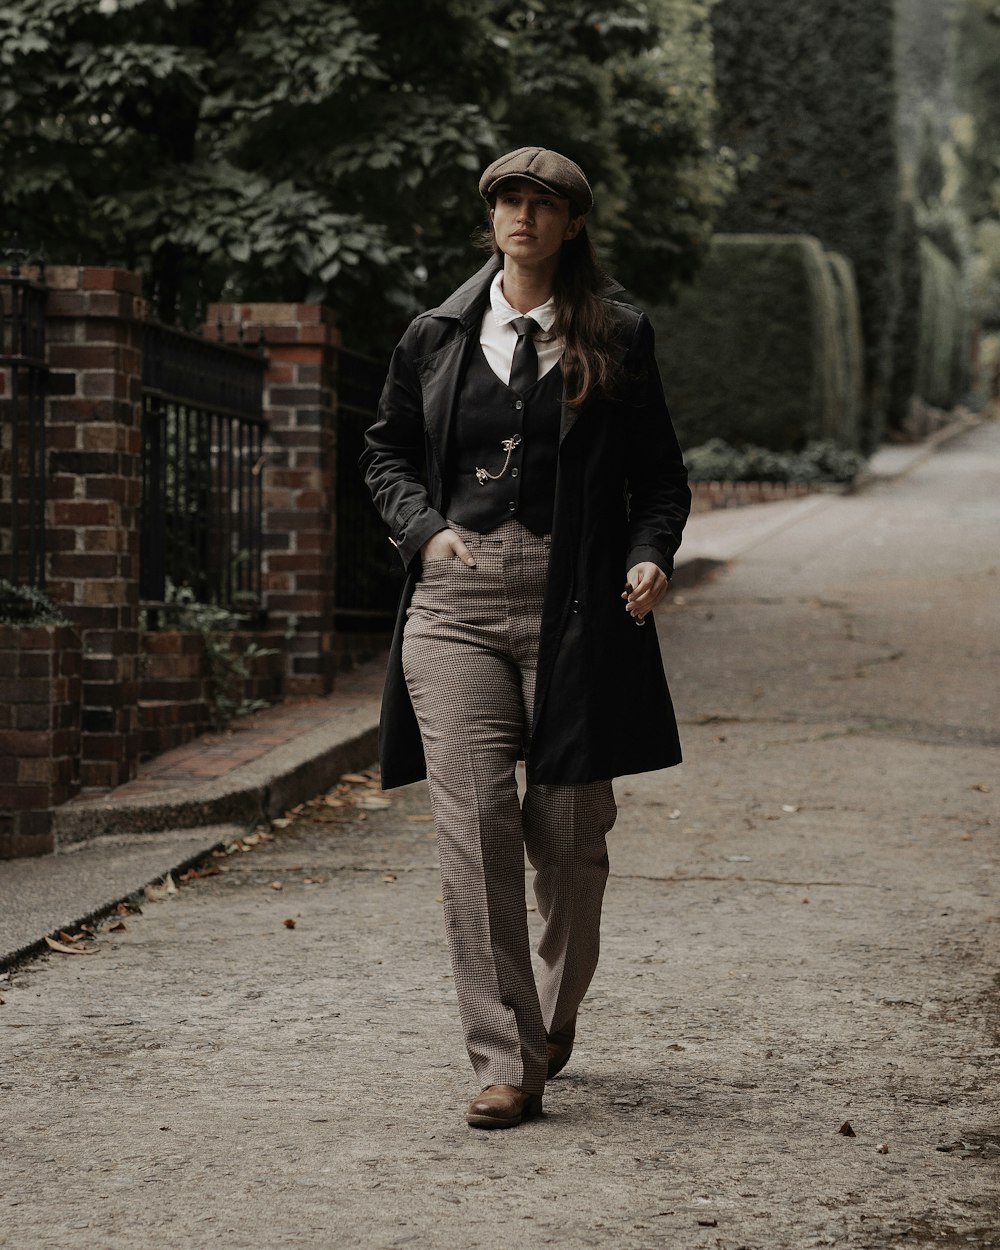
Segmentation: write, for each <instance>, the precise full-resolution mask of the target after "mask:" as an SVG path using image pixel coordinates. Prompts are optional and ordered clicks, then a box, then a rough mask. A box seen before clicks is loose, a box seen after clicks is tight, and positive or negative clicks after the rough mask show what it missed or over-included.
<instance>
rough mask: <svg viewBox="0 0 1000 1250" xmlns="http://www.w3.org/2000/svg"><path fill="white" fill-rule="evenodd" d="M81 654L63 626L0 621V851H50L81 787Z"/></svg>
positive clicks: (8, 855)
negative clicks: (66, 806)
mask: <svg viewBox="0 0 1000 1250" xmlns="http://www.w3.org/2000/svg"><path fill="white" fill-rule="evenodd" d="M80 661H81V657H80V639H79V636H78V635H77V634H76V632H75V631H74V630H72V629H70V628H68V627H66V626H57V625H34V626H23V625H0V859H13V858H15V857H16V856H20V855H41V854H44V853H45V852H47V851H51V850H52V849H53V836H52V808H54V807H56V806H58V805H59V804H60V803H65V802H66V801H67V799H71V798H72V797H73V795H74V794H76V793H77V792H78V791H79V789H80V778H79V770H78V759H79V745H80V731H79V718H80V666H81V665H80Z"/></svg>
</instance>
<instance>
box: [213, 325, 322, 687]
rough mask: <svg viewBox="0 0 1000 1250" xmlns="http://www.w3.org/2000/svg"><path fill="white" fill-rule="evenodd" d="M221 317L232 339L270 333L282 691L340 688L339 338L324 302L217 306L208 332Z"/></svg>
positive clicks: (273, 595)
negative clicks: (336, 644) (336, 618)
mask: <svg viewBox="0 0 1000 1250" xmlns="http://www.w3.org/2000/svg"><path fill="white" fill-rule="evenodd" d="M220 320H221V322H222V325H223V333H224V336H225V338H226V341H227V342H235V341H237V339H238V335H239V327H240V325H241V324H242V325H243V327H244V335H245V338H246V341H247V342H249V343H255V342H257V341H258V338H259V336H260V335H261V334H263V339H264V342H265V344H266V346H267V356H268V367H267V372H266V374H265V375H264V416H265V417H266V418H267V421H268V434H267V437H266V438H265V441H264V449H265V452H266V457H267V458H266V463H265V468H264V596H265V598H264V603H265V607H266V608H267V611H268V619H269V622H270V623H271V625H272V626H273V627H274V628H275V629H280V630H283V631H284V630H288V632H289V633H290V634H291V637H290V638H289V639H288V641H287V642H286V644H285V645H286V648H287V650H286V654H287V657H288V658H287V664H288V668H287V675H286V682H285V689H286V691H287V693H288V694H291V695H320V694H328V693H329V692H330V690H332V688H333V682H334V670H335V657H334V651H333V613H334V605H335V601H336V599H335V559H336V485H335V484H336V478H337V461H336V456H337V428H336V416H337V408H336V389H335V373H336V362H337V348H338V347H339V346H340V335H339V333H338V332H337V330H336V329H335V328H334V325H333V315H332V313H331V312H330V310H329V309H328V308H324V307H322V306H320V305H318V304H210V305H209V308H208V313H207V318H206V327H205V328H206V333H207V334H210V335H214V334H215V333H217V326H218V322H219V321H220Z"/></svg>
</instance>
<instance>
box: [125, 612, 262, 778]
mask: <svg viewBox="0 0 1000 1250" xmlns="http://www.w3.org/2000/svg"><path fill="white" fill-rule="evenodd" d="M225 637H226V638H227V639H228V641H229V643H230V645H231V646H232V647H233V649H234V650H236V651H239V652H243V651H244V650H245V649H246V648H247V646H249V645H250V644H251V643H256V644H257V646H258V647H261V648H263V649H265V650H268V651H272V652H274V654H272V655H261V656H256V657H253V658H252V659H250V660H249V661H248V665H249V668H250V672H251V676H250V677H249V678H247V679H246V680H245V681H244V682H243V686H242V694H241V697H242V698H244V699H264V700H266V701H267V702H268V703H273V702H276V701H278V700H280V698H281V696H282V687H283V683H284V669H285V659H284V647H283V639H282V637H281V635H280V634H278V633H275V632H271V631H254V632H253V633H251V632H242V631H239V632H234V633H232V634H227V635H225ZM140 669H141V677H140V680H139V728H140V735H141V753H142V758H143V759H149V758H150V757H152V756H154V755H160V754H162V752H164V751H169V750H170V749H171V748H173V747H177V746H182V745H183V744H184V743H185V742H190V741H191V739H192V738H196V737H197V736H198V734H200V733H204V732H205V731H206V730H208V729H211V728H212V718H211V709H210V706H209V693H210V692H209V682H210V670H209V665H208V662H207V658H206V655H205V638H204V635H202V634H200V633H196V632H192V631H188V630H179V629H171V630H162V631H156V632H150V633H146V634H143V636H142V661H141V664H140Z"/></svg>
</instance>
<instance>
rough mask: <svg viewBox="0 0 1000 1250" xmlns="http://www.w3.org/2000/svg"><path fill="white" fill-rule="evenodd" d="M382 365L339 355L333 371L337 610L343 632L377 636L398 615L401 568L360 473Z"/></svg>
mask: <svg viewBox="0 0 1000 1250" xmlns="http://www.w3.org/2000/svg"><path fill="white" fill-rule="evenodd" d="M385 375H386V362H385V361H384V360H372V359H370V358H369V357H367V356H361V355H358V354H357V353H356V352H348V351H343V350H342V351H341V352H340V356H339V361H338V366H337V607H336V625H337V628H338V629H339V630H342V631H344V632H360V631H369V630H371V631H377V630H381V629H385V628H386V627H387V626H388V625H389V624H391V622H392V620H393V618H394V616H395V614H396V603H397V600H398V599H399V588H400V583H401V581H402V566H401V564H400V562H399V557H398V556H397V555H396V552H395V549H394V548H393V547H392V545H391V544H390V543H389V541H388V536H387V534H386V529H385V525H384V524H383V522H382V518H381V517H380V516H379V514H378V512H377V511H376V510H375V505H374V504H373V503H372V498H371V495H370V494H369V492H368V488H367V486H365V484H364V481H363V480H362V478H361V474H360V472H359V471H358V457H359V456H360V455H361V452H362V450H363V448H364V432H365V430H366V429H367V427H368V426H369V425H370V424H371V423H372V421H374V419H375V411H376V409H377V407H378V400H379V395H380V394H381V392H382V385H383V383H384V382H385Z"/></svg>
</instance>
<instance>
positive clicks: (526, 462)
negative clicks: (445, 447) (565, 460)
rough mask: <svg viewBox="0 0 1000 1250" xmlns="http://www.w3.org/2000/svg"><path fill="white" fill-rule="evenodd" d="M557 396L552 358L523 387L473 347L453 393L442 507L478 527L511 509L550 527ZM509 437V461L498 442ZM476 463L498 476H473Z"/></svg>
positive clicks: (534, 526) (543, 528)
mask: <svg viewBox="0 0 1000 1250" xmlns="http://www.w3.org/2000/svg"><path fill="white" fill-rule="evenodd" d="M561 400H562V369H561V368H560V367H559V366H558V365H556V366H555V367H553V368H552V369H550V370H549V371H548V373H546V374H545V376H544V377H543V378H539V380H538V381H537V382H536V383H535V384H534V385H533V386H529V387H528V389H527V390H526V391H525V392H524V394H523V395H522V394H519V393H518V392H516V391H513V390H511V388H510V387H509V386H507V385H505V384H504V383H503V382H501V381H500V379H499V378H498V377H497V375H496V374H495V373H494V372H493V370H492V369H491V368H490V365H489V362H488V361H487V359H486V356H485V355H484V353H483V349H482V345H480V346H479V347H477V348H476V349H475V350H474V351H473V352H472V354H471V360H470V361H469V367H468V369H467V370H466V373H465V379H464V381H463V383H462V389H461V391H460V393H459V397H458V414H457V419H456V421H455V434H454V451H453V454H452V455H451V457H450V461H451V463H450V465H449V468H448V473H447V481H446V482H445V495H446V499H447V506H446V509H445V515H446V516H448V517H449V518H451V519H452V520H454V521H458V523H459V524H460V525H465V526H467V527H468V528H469V529H471V530H476V531H477V532H478V533H480V534H488V533H489V532H490V530H492V529H495V528H496V527H497V526H498V525H500V524H501V523H502V522H503V521H506V520H509V519H510V518H511V517H516V518H517V520H519V521H520V522H521V523H522V525H526V526H527V527H528V529H530V530H531V531H532V532H533V533H535V534H548V533H551V531H552V506H553V502H554V500H555V490H556V457H557V455H558V451H559V418H560V408H561ZM513 439H516V440H517V445H516V446H515V447H513V448H512V450H511V452H510V459H509V461H508V458H507V451H506V449H505V448H504V446H503V444H504V443H505V442H506V441H508V440H513ZM505 462H506V464H507V467H506V469H505V470H504V464H505ZM477 469H485V470H486V472H487V473H491V474H500V476H499V479H498V480H497V481H492V480H491V479H490V478H486V479H485V480H484V481H480V478H481V477H483V474H482V473H480V474H479V475H478V476H477V472H476V471H477ZM501 470H504V471H503V472H502V474H501Z"/></svg>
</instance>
